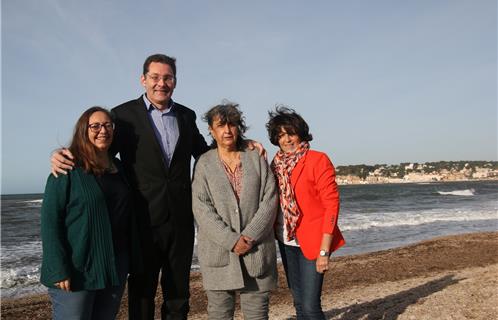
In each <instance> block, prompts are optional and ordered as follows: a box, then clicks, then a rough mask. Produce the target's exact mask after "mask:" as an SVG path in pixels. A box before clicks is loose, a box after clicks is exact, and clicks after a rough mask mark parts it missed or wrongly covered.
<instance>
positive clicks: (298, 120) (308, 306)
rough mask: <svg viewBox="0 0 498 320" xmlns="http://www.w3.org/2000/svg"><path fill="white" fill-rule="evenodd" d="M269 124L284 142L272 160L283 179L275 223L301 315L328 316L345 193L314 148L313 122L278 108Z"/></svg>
mask: <svg viewBox="0 0 498 320" xmlns="http://www.w3.org/2000/svg"><path fill="white" fill-rule="evenodd" d="M269 115H270V120H269V121H268V123H267V124H266V128H267V130H268V135H269V138H270V141H271V143H272V144H274V145H276V146H279V147H280V150H279V151H278V152H277V154H276V155H275V158H274V159H273V162H272V164H271V167H272V170H273V172H274V174H275V177H276V178H277V179H278V187H279V195H280V210H279V213H278V217H277V221H276V224H275V233H276V237H277V239H278V243H279V248H280V254H281V256H282V262H283V264H284V268H285V274H286V276H287V283H288V285H289V288H290V289H291V291H292V296H293V298H294V306H295V308H296V314H297V319H298V320H299V319H325V317H324V314H323V311H322V307H321V299H320V297H321V292H322V283H323V276H324V273H325V272H326V271H327V270H328V269H329V256H330V254H331V253H332V252H333V251H335V250H337V249H338V248H339V247H341V246H342V245H343V244H344V243H345V242H344V238H343V237H342V234H341V232H340V230H339V228H338V226H337V218H338V214H339V192H338V190H337V184H336V182H335V169H334V166H333V165H332V163H331V162H330V160H329V158H328V157H327V155H326V154H325V153H322V152H319V151H314V150H311V149H310V145H309V141H311V140H312V139H313V137H312V135H311V134H310V133H309V128H308V124H307V123H306V121H304V119H303V118H302V117H301V116H300V115H299V114H297V113H296V112H295V111H294V110H292V109H289V108H286V107H277V108H276V110H275V111H274V112H270V113H269Z"/></svg>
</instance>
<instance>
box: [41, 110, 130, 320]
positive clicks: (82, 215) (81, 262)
mask: <svg viewBox="0 0 498 320" xmlns="http://www.w3.org/2000/svg"><path fill="white" fill-rule="evenodd" d="M113 133H114V123H113V121H112V118H111V114H110V113H109V111H107V110H106V109H103V108H100V107H92V108H90V109H88V110H87V111H85V112H84V113H83V114H82V115H81V117H80V118H79V120H78V122H77V123H76V126H75V130H74V135H73V139H72V142H71V145H70V147H69V150H70V151H71V152H72V154H73V155H74V157H75V159H76V162H77V166H76V168H75V169H74V170H72V171H70V172H69V173H68V175H62V176H60V177H58V178H56V177H54V176H52V175H50V176H49V177H48V180H47V185H46V187H45V194H44V198H43V205H42V209H41V234H42V243H43V262H42V268H41V280H40V281H41V282H42V283H43V284H44V285H45V286H47V287H48V292H49V295H50V298H51V300H52V311H53V319H114V318H115V317H116V314H117V312H118V310H119V305H120V302H121V297H122V295H123V290H124V287H125V283H126V277H127V275H128V270H129V252H130V241H129V240H130V232H129V230H130V218H131V200H130V199H131V193H130V188H129V185H128V184H127V182H126V179H125V177H124V174H123V172H122V170H121V167H120V164H119V162H118V160H117V159H112V157H110V155H109V152H108V151H109V147H110V146H111V143H112V139H113Z"/></svg>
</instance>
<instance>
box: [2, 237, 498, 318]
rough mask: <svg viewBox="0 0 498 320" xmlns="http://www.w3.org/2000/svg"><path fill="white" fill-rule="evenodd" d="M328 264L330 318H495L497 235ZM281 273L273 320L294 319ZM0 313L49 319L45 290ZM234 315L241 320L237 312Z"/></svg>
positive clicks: (195, 279) (197, 306)
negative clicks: (43, 292) (43, 293)
mask: <svg viewBox="0 0 498 320" xmlns="http://www.w3.org/2000/svg"><path fill="white" fill-rule="evenodd" d="M332 266H333V267H332V270H330V271H329V272H328V273H327V275H326V277H325V283H324V290H323V295H322V305H323V309H324V311H325V314H326V318H327V319H349V320H352V319H355V320H357V319H358V320H359V319H496V318H498V232H492V233H474V234H465V235H457V236H449V237H441V238H435V239H431V240H427V241H423V242H420V243H417V244H414V245H410V246H406V247H401V248H396V249H390V250H385V251H379V252H374V253H368V254H362V255H354V256H346V257H338V258H332ZM279 271H280V275H279V289H278V290H276V291H274V292H273V294H272V297H271V305H270V319H294V318H295V316H294V309H293V306H292V299H291V296H290V293H289V291H288V289H287V287H286V282H285V275H284V273H283V270H282V268H281V266H280V267H279ZM191 277H192V278H191V279H192V280H191V294H192V296H191V311H190V314H189V319H207V315H206V302H207V301H206V297H205V294H204V292H203V290H202V283H201V278H200V274H199V273H196V272H193V273H192V275H191ZM157 299H158V301H159V300H160V299H161V297H159V296H158V297H157ZM126 302H127V300H126V297H124V299H123V305H122V308H121V311H120V314H119V316H118V319H126V318H127V314H126V306H127V304H126ZM1 312H2V314H1V316H2V319H31V320H35V319H50V302H49V300H48V297H47V296H46V295H39V296H30V297H23V298H19V299H4V300H3V301H2V305H1ZM157 316H158V317H159V314H157ZM236 319H242V317H241V314H240V311H239V310H237V314H236Z"/></svg>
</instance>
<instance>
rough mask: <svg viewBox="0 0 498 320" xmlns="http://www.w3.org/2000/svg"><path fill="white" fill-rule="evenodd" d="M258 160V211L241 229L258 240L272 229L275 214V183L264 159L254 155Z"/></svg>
mask: <svg viewBox="0 0 498 320" xmlns="http://www.w3.org/2000/svg"><path fill="white" fill-rule="evenodd" d="M256 156H257V157H258V160H259V168H260V176H261V191H260V201H259V207H258V211H256V213H255V214H254V216H253V218H252V220H251V222H250V223H249V224H248V225H247V226H246V228H245V229H244V230H243V231H242V234H243V235H246V236H249V237H251V238H253V239H254V240H256V242H259V241H260V240H261V239H264V238H265V236H266V235H268V233H269V232H272V230H273V224H274V222H275V217H276V214H277V205H278V203H277V201H278V198H277V185H276V183H275V178H274V177H273V173H272V172H271V170H270V169H269V166H268V163H267V162H266V160H265V159H264V158H263V157H261V156H259V155H256Z"/></svg>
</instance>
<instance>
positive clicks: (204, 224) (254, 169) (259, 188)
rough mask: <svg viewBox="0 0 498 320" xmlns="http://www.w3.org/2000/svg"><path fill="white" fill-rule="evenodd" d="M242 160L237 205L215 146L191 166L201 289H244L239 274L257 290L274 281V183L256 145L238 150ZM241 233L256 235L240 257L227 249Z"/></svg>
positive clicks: (275, 275)
mask: <svg viewBox="0 0 498 320" xmlns="http://www.w3.org/2000/svg"><path fill="white" fill-rule="evenodd" d="M241 163H242V188H241V194H240V203H239V205H238V204H237V199H236V198H235V194H234V191H233V189H232V187H231V185H230V182H229V180H228V177H227V176H226V173H225V171H224V168H223V164H222V163H221V161H220V159H219V157H218V152H217V150H216V149H213V150H210V151H208V152H207V153H205V154H203V155H202V156H201V157H200V158H199V159H198V161H197V163H196V166H195V169H194V178H193V182H192V207H193V212H194V217H195V220H196V222H197V225H198V228H199V229H198V235H197V244H198V247H197V248H198V250H197V252H198V257H199V263H200V267H201V272H202V279H203V284H204V289H205V290H238V289H244V288H245V287H246V285H247V283H245V281H244V274H245V277H246V279H247V276H249V277H250V278H253V280H255V281H256V284H257V289H259V290H261V291H266V290H271V289H274V288H275V287H276V281H277V269H276V251H275V250H276V248H275V238H274V234H273V224H274V221H275V216H276V212H277V205H278V204H277V201H278V195H277V186H276V183H275V179H274V177H273V173H272V172H271V170H270V169H269V167H268V164H267V162H266V160H265V159H264V158H263V157H260V156H259V154H258V152H257V151H255V150H253V151H251V150H245V151H242V152H241ZM241 235H245V236H249V237H251V238H253V239H255V240H256V244H255V245H254V247H253V248H252V249H251V250H250V251H249V252H248V253H247V254H245V255H244V256H243V257H239V256H237V255H236V254H235V253H233V252H232V248H233V247H234V246H235V244H236V243H237V241H238V239H239V238H240V236H241ZM242 264H243V266H244V267H245V270H247V272H245V271H243V267H242ZM253 282H254V281H253Z"/></svg>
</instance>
